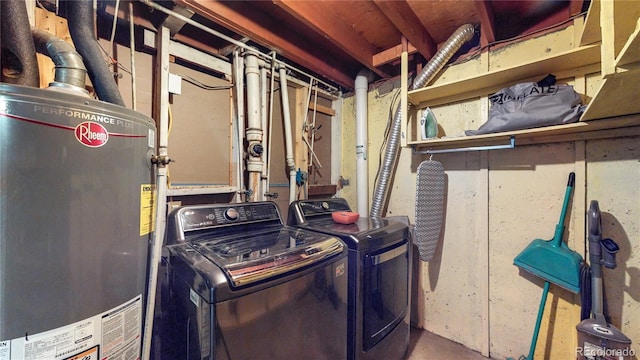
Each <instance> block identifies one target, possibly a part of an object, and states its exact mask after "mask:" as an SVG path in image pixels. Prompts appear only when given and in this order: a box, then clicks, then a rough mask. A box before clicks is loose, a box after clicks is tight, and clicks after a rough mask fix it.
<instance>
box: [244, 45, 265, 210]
mask: <svg viewBox="0 0 640 360" xmlns="http://www.w3.org/2000/svg"><path fill="white" fill-rule="evenodd" d="M244 72H245V76H246V80H247V97H246V101H247V123H248V126H247V130H246V134H247V142H248V145H247V154H248V155H249V158H248V160H247V171H248V172H249V185H248V188H249V190H250V192H249V194H250V196H249V199H250V201H257V200H258V199H260V197H261V195H260V194H261V193H262V191H261V190H260V187H261V186H260V185H261V178H262V168H263V166H262V165H263V164H262V152H263V150H262V149H263V148H262V122H261V120H260V66H259V65H258V57H257V56H256V54H255V53H253V52H252V51H248V52H247V53H245V68H244Z"/></svg>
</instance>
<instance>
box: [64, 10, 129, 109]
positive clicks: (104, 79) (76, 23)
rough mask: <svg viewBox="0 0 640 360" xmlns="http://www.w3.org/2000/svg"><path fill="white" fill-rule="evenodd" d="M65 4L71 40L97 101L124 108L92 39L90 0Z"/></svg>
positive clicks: (115, 86)
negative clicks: (85, 68)
mask: <svg viewBox="0 0 640 360" xmlns="http://www.w3.org/2000/svg"><path fill="white" fill-rule="evenodd" d="M65 2H66V4H67V21H68V22H69V32H70V33H71V38H72V39H73V43H74V44H75V46H76V49H77V50H78V52H79V53H80V55H82V59H83V60H84V63H85V65H86V66H87V69H88V70H89V78H90V79H91V83H92V84H93V87H94V88H95V90H96V95H97V96H98V99H100V100H102V101H107V102H110V103H112V104H116V105H120V106H124V101H123V100H122V96H121V95H120V90H118V85H117V84H116V82H115V79H114V77H113V74H112V73H111V71H110V70H109V67H108V66H107V64H105V62H104V60H103V58H102V52H101V50H100V47H99V46H98V43H97V41H96V39H95V38H94V37H93V27H94V21H93V9H92V2H91V0H67V1H65Z"/></svg>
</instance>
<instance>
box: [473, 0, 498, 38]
mask: <svg viewBox="0 0 640 360" xmlns="http://www.w3.org/2000/svg"><path fill="white" fill-rule="evenodd" d="M474 3H475V5H476V10H477V11H478V15H479V16H480V46H481V47H484V46H487V45H489V44H491V43H492V42H494V41H496V30H495V18H494V15H493V7H492V6H491V2H490V1H489V0H482V1H474Z"/></svg>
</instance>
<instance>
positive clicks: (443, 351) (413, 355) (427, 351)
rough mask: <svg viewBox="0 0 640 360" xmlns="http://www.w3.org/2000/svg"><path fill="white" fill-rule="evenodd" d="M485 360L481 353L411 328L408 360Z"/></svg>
mask: <svg viewBox="0 0 640 360" xmlns="http://www.w3.org/2000/svg"><path fill="white" fill-rule="evenodd" d="M451 359H456V360H484V359H488V358H486V357H484V356H482V355H480V353H478V352H476V351H473V350H470V349H467V348H466V347H464V346H463V345H460V344H458V343H456V342H453V341H451V340H448V339H445V338H443V337H441V336H438V335H435V334H433V333H430V332H428V331H426V330H423V329H416V328H414V327H412V328H411V334H410V335H409V350H408V356H407V360H451Z"/></svg>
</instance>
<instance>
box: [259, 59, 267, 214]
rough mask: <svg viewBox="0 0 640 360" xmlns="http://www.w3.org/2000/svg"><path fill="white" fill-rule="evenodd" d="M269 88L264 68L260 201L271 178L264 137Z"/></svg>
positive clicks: (264, 198) (261, 84) (262, 70)
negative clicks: (268, 179)
mask: <svg viewBox="0 0 640 360" xmlns="http://www.w3.org/2000/svg"><path fill="white" fill-rule="evenodd" d="M268 91H269V88H268V87H267V69H266V68H265V67H264V66H263V67H261V68H260V120H261V121H262V130H263V136H262V143H263V148H264V151H263V152H262V156H261V157H260V160H261V161H262V178H261V182H260V188H261V190H262V192H261V193H260V196H259V197H258V199H260V201H265V200H266V196H265V193H266V192H267V191H269V188H268V187H267V184H268V183H267V178H268V177H269V172H268V170H267V166H268V164H267V149H268V148H269V144H268V143H267V142H268V136H264V131H265V130H266V129H267V126H268V124H267V96H268Z"/></svg>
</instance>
